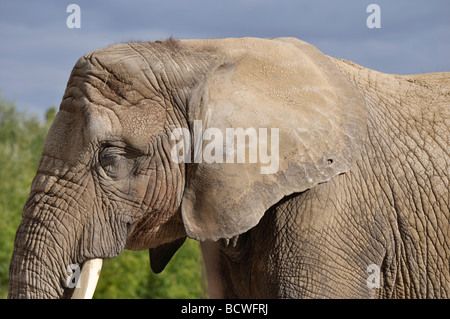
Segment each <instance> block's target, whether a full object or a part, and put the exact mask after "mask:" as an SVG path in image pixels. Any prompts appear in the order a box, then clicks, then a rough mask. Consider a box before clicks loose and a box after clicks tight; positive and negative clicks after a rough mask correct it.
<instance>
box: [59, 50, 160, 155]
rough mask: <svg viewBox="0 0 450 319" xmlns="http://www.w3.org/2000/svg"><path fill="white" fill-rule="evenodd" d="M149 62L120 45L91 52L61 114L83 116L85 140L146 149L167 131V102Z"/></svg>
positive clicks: (82, 62) (78, 68)
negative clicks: (113, 140) (121, 141)
mask: <svg viewBox="0 0 450 319" xmlns="http://www.w3.org/2000/svg"><path fill="white" fill-rule="evenodd" d="M141 49H142V48H141ZM142 52H144V50H143V49H142ZM147 58H148V60H147V59H146V58H145V57H144V55H143V54H141V53H139V50H137V49H134V48H133V47H132V45H128V44H119V45H114V46H111V47H107V48H104V49H100V50H96V51H93V52H91V53H89V54H86V55H85V56H83V57H82V58H81V59H80V60H79V61H78V62H77V64H76V65H75V67H74V69H73V71H72V74H71V78H70V80H69V83H68V87H67V89H66V93H65V99H64V101H63V103H62V104H61V109H65V110H68V111H69V112H73V113H80V112H81V113H82V117H81V118H83V120H84V121H85V123H84V125H85V138H86V139H87V140H90V141H92V140H100V139H103V138H106V137H108V136H112V137H120V138H121V139H124V140H125V141H127V142H129V143H130V144H132V145H133V146H135V147H137V148H146V146H148V143H149V141H150V140H151V138H152V137H153V136H154V135H155V134H157V133H159V132H160V131H161V130H163V128H164V125H165V122H166V108H165V105H164V104H165V101H164V100H163V98H162V97H161V96H162V95H161V94H160V93H159V92H158V91H159V89H160V88H156V85H155V82H157V81H153V80H152V77H154V72H153V70H151V68H150V63H149V62H148V61H149V60H151V56H148V57H147Z"/></svg>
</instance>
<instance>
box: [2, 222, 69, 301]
mask: <svg viewBox="0 0 450 319" xmlns="http://www.w3.org/2000/svg"><path fill="white" fill-rule="evenodd" d="M56 237H59V235H57V236H56ZM52 242H55V233H54V232H52V231H51V230H50V229H49V228H48V227H47V226H46V225H44V224H43V223H41V222H37V221H35V220H32V219H24V220H22V222H21V225H20V226H19V229H18V231H17V234H16V238H15V244H14V253H13V255H12V258H11V265H10V269H9V291H8V298H14V299H15V298H21V299H22V298H27V299H28V298H32V299H48V298H61V297H63V295H64V286H63V285H62V281H63V280H64V277H67V274H66V271H65V269H63V267H62V266H61V265H64V264H67V261H68V258H67V253H66V252H64V250H63V249H60V248H59V247H58V245H56V243H55V244H54V245H52V244H49V243H52Z"/></svg>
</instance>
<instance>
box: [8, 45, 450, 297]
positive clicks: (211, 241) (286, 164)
mask: <svg viewBox="0 0 450 319" xmlns="http://www.w3.org/2000/svg"><path fill="white" fill-rule="evenodd" d="M277 41H278V42H277ZM266 49H267V50H266ZM296 50H298V54H299V56H301V57H302V59H300V61H299V62H298V63H294V62H292V63H291V64H289V63H288V62H289V61H291V60H283V55H285V56H286V57H289V56H292V54H294V55H295V53H296V52H297V51H296ZM255 52H256V53H255ZM273 52H275V54H273ZM272 54H273V58H272ZM265 57H267V59H266V58H265ZM286 59H287V58H286ZM261 61H263V62H261ZM280 61H282V62H283V63H284V66H281V62H280ZM286 61H288V62H286ZM302 61H305V62H302ZM308 63H309V64H308ZM286 65H288V66H286ZM259 67H260V68H261V69H260V71H261V72H267V73H266V74H265V76H262V77H254V76H253V75H254V74H253V73H252V72H254V71H255V70H259V69H258V68H259ZM281 71H283V72H281ZM255 72H256V71H255ZM270 72H272V73H270ZM302 72H303V73H302ZM277 75H279V76H277ZM297 76H298V77H299V81H292V79H293V77H297ZM258 81H259V82H258ZM264 81H266V82H264ZM293 82H295V83H293ZM255 83H257V84H255ZM309 83H313V84H311V88H312V89H305V88H307V87H308V85H309ZM449 83H450V75H449V74H448V73H439V74H427V75H416V76H394V75H386V74H382V73H379V72H376V71H372V70H367V69H364V68H362V67H360V66H357V65H355V64H353V63H351V62H347V61H343V60H337V59H333V58H331V57H326V56H325V55H323V54H322V53H320V52H319V51H317V50H316V49H315V48H313V47H312V46H309V45H307V44H305V43H303V42H301V41H298V40H295V39H281V40H257V39H241V40H239V39H237V40H236V39H235V40H217V41H192V42H190V41H180V43H176V42H173V41H167V42H158V43H133V44H120V45H116V46H114V47H110V48H106V49H102V50H98V51H94V52H92V53H89V54H87V55H86V56H84V57H83V58H81V59H80V60H79V61H78V62H77V64H76V65H75V67H74V69H73V71H72V74H71V76H70V79H69V82H68V84H67V89H66V92H65V94H64V97H63V101H62V103H61V107H60V111H59V113H58V114H57V117H56V119H55V122H54V124H53V126H52V128H51V130H50V132H49V135H48V137H47V140H46V143H45V146H44V149H43V153H42V157H41V161H40V163H39V167H38V172H37V174H36V177H35V179H34V181H33V184H32V186H31V192H30V196H29V198H28V200H27V202H26V204H25V207H24V210H23V217H22V222H21V224H20V226H19V229H18V231H17V234H16V239H15V247H14V253H13V256H12V260H11V267H10V288H9V297H10V298H61V297H70V295H71V293H72V291H71V290H70V289H67V288H65V281H66V277H67V274H66V269H67V265H69V264H75V263H78V264H82V263H83V262H84V261H85V260H87V259H91V258H112V257H115V256H117V255H118V254H120V253H121V252H122V251H123V250H124V249H132V250H141V249H149V250H150V256H151V257H150V258H151V263H152V268H153V269H154V270H155V271H156V272H159V271H161V270H162V269H163V268H164V266H165V264H166V263H167V262H168V261H169V260H170V258H171V256H172V255H173V253H174V252H175V251H176V249H177V248H178V247H179V246H180V245H181V244H182V242H183V240H184V238H185V237H186V235H188V236H190V237H192V238H196V239H199V240H201V242H202V243H201V245H202V251H203V255H204V260H205V265H206V271H207V277H208V283H209V290H210V296H211V297H227V298H230V297H231V298H425V297H427V298H448V297H450V266H449V260H450V228H449V219H450V213H449V181H448V171H449V153H448V150H449V126H450V124H449V109H450V105H449V98H450V93H449V89H448V88H449ZM266 84H267V87H266V86H265V85H266ZM288 86H289V87H290V86H295V88H296V89H295V90H293V89H290V90H288V89H286V92H284V91H283V90H284V88H287V87H288ZM270 87H273V88H275V89H276V90H278V91H277V92H278V93H279V94H275V93H277V92H275V93H273V92H271V91H270V89H268V88H270ZM238 89H245V92H246V93H245V94H246V95H245V94H244V95H245V96H244V95H242V94H241V93H240V92H241V91H236V90H238ZM252 90H253V91H252ZM288 91H289V92H288ZM205 92H206V93H205ZM236 92H238V93H239V94H237V93H236ZM292 92H294V93H292ZM311 92H312V93H311ZM314 92H316V93H317V92H318V93H317V94H318V95H314V94H316V93H314ZM269 93H270V94H269ZM272 93H273V94H272ZM271 94H272V95H271ZM293 94H299V95H298V96H300V97H303V98H299V99H295V98H292V97H293V96H294V95H293ZM308 94H309V95H308ZM311 94H312V95H311ZM242 96H244V97H243V99H242V100H239V98H240V97H242ZM322 97H323V100H322V99H321V98H322ZM263 98H264V99H266V100H264V101H266V102H267V103H264V106H261V105H259V106H258V107H259V109H258V112H253V111H250V112H249V113H245V112H246V111H247V110H254V107H255V106H254V104H256V102H255V101H257V100H258V99H263ZM252 99H253V100H252ZM298 100H299V101H298ZM224 101H225V102H224ZM252 101H253V102H255V103H253V102H252ZM258 101H259V100H258ZM221 103H222V104H221ZM227 103H228V104H227ZM230 103H231V104H232V105H234V106H229V107H234V111H233V112H234V113H233V112H231V113H232V114H227V113H226V112H227V110H228V108H227V107H228V106H227V107H225V106H224V105H230ZM233 103H234V104H233ZM246 103H247V104H246ZM270 103H273V104H272V105H271V106H266V104H270ZM302 103H303V104H302ZM314 103H316V104H314ZM327 103H329V104H327ZM265 107H267V109H265ZM322 107H323V109H321V108H322ZM208 108H210V109H211V110H212V111H211V112H209V114H210V115H209V116H210V117H211V126H213V124H214V125H216V126H219V127H220V125H222V124H221V123H222V122H221V121H222V120H223V118H226V119H227V120H226V122H227V124H224V125H223V127H225V126H226V125H231V126H232V127H244V128H246V127H250V126H254V127H258V125H259V127H280V168H279V172H277V173H276V174H274V175H271V176H262V175H260V174H259V175H258V174H253V173H251V172H253V171H254V170H253V171H252V168H251V167H250V165H243V164H242V165H233V164H227V165H228V166H207V165H206V164H205V163H202V164H196V163H191V164H186V163H174V162H173V161H172V160H171V159H170V150H171V148H172V147H173V145H175V143H176V141H173V140H171V139H170V137H169V136H170V135H169V132H170V130H171V128H174V127H184V128H188V129H192V121H193V120H195V119H204V120H205V121H206V120H207V117H206V116H205V112H206V111H205V110H208ZM214 108H215V109H214ZM274 109H276V110H275V113H270V112H273V110H274ZM319 109H320V110H321V111H320V112H319V113H318V114H317V115H316V116H313V115H311V114H313V113H314V111H315V110H319ZM206 113H207V112H206ZM211 114H212V115H211ZM243 114H245V115H243ZM248 114H252V116H249V115H248ZM258 114H262V115H258ZM267 114H272V115H273V114H275V115H273V116H271V117H267ZM277 114H278V115H277ZM284 114H287V115H286V118H287V119H289V118H293V119H294V120H293V121H294V122H295V121H296V119H297V118H298V121H301V120H304V119H305V121H304V123H303V124H298V122H295V123H294V124H295V125H297V128H298V125H304V127H303V126H302V128H303V130H302V131H301V132H304V133H305V134H304V136H302V135H300V137H298V136H299V135H298V134H297V135H295V134H294V135H292V136H291V135H289V134H290V132H292V130H291V129H286V130H285V131H283V129H285V127H284V126H283V125H282V124H283V123H287V121H288V120H280V118H281V119H283V115H284ZM227 116H228V117H227ZM259 116H260V117H261V119H263V118H264V120H267V119H268V120H269V124H266V125H265V126H261V123H265V122H258V121H259V119H260V118H259ZM321 116H322V117H321ZM277 119H278V121H284V122H276V121H277ZM234 121H238V122H234ZM336 123H337V124H336ZM245 124H247V125H245ZM294 124H292V125H293V126H295V125H294ZM289 125H290V124H289ZM308 125H311V127H309V126H308ZM313 125H315V126H320V129H319V128H317V129H316V128H314V127H313ZM285 126H286V127H287V126H288V124H286V125H285ZM283 127H284V128H283ZM299 132H300V131H299ZM321 134H322V135H321ZM293 136H294V137H293ZM308 136H313V137H314V138H308ZM296 138H299V140H301V141H303V143H302V144H301V145H300V144H298V145H300V146H298V145H297V146H296V147H295V148H293V149H292V150H296V151H298V152H299V153H298V154H297V153H296V154H294V155H295V156H293V157H292V158H291V157H290V156H291V155H290V154H291V153H293V152H294V151H291V149H289V150H288V146H289V145H296V144H295V142H292V141H296V140H295V139H296ZM308 143H309V144H308ZM303 147H304V148H303ZM308 161H311V162H308ZM236 216H237V217H236ZM372 264H374V265H377V266H378V267H379V268H380V288H371V287H369V286H368V285H367V278H368V277H369V275H370V273H368V272H367V267H368V266H369V265H372Z"/></svg>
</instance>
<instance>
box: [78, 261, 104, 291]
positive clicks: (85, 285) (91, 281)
mask: <svg viewBox="0 0 450 319" xmlns="http://www.w3.org/2000/svg"><path fill="white" fill-rule="evenodd" d="M102 265H103V259H100V258H96V259H88V260H86V261H85V262H84V263H83V266H82V267H81V273H80V278H79V285H77V287H76V288H74V289H73V294H72V299H91V298H92V296H93V295H94V292H95V288H96V287H97V282H98V279H99V278H100V272H101V270H102Z"/></svg>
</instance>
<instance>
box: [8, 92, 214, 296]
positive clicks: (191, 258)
mask: <svg viewBox="0 0 450 319" xmlns="http://www.w3.org/2000/svg"><path fill="white" fill-rule="evenodd" d="M55 114H56V108H54V107H52V108H50V109H48V111H47V112H46V116H45V121H40V120H39V119H38V118H37V117H36V116H30V115H28V114H26V113H25V112H19V111H17V110H16V108H15V105H14V103H13V102H11V101H8V100H5V99H4V98H3V97H2V95H1V92H0V221H1V222H0V298H6V296H7V291H8V272H9V262H10V259H11V255H12V251H13V246H14V234H15V232H16V230H17V227H18V225H19V223H20V217H21V212H22V208H23V205H24V204H25V201H26V199H27V196H28V193H29V191H30V185H31V181H32V179H33V177H34V175H35V173H36V168H37V165H38V162H39V158H40V155H41V151H42V146H43V143H44V140H45V136H46V135H47V132H48V129H49V128H50V125H51V123H52V122H53V119H54V117H55ZM204 282H205V281H204V275H203V269H202V261H201V255H200V248H199V245H198V243H197V242H195V241H193V240H187V241H186V243H185V244H184V245H183V246H182V247H181V249H180V250H179V251H178V252H177V253H176V254H175V256H174V258H173V260H172V261H171V262H170V263H169V265H168V266H167V267H166V269H165V270H164V271H163V272H162V273H161V274H159V275H155V274H153V273H152V272H151V270H150V264H149V257H148V251H141V252H132V251H125V252H124V253H122V254H121V255H120V256H119V257H117V258H114V259H109V260H105V262H104V266H103V269H102V275H101V277H100V280H99V283H98V288H97V290H96V293H95V296H94V297H95V298H204V297H206V293H205V287H204Z"/></svg>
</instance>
